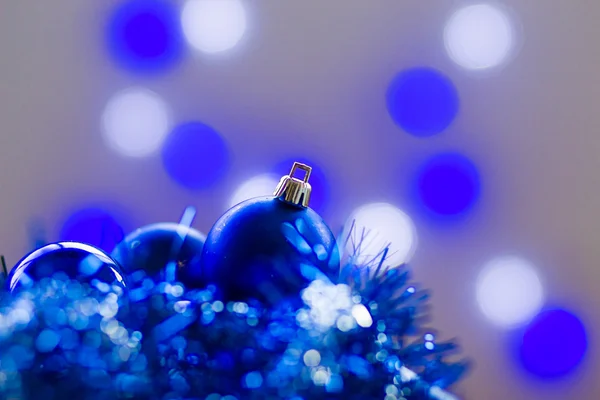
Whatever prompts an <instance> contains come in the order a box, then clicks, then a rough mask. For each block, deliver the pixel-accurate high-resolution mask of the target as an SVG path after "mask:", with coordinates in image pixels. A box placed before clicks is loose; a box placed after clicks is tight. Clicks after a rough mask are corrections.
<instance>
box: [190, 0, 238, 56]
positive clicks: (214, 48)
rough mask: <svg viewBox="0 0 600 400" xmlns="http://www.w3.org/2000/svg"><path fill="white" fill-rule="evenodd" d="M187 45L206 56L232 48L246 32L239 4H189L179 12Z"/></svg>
mask: <svg viewBox="0 0 600 400" xmlns="http://www.w3.org/2000/svg"><path fill="white" fill-rule="evenodd" d="M181 25H182V27H183V34H184V35H185V38H186V39H187V41H188V43H189V44H190V45H191V46H192V47H194V48H195V49H197V50H200V51H202V52H205V53H219V52H222V51H226V50H229V49H231V48H233V47H235V46H236V45H237V44H238V43H239V42H240V40H241V39H242V37H243V36H244V33H245V32H246V27H247V21H246V10H245V9H244V5H243V4H242V2H241V1H240V0H188V1H187V2H186V3H185V6H184V7H183V10H182V12H181Z"/></svg>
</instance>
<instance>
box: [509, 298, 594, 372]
mask: <svg viewBox="0 0 600 400" xmlns="http://www.w3.org/2000/svg"><path fill="white" fill-rule="evenodd" d="M586 350H587V334H586V330H585V326H584V325H583V323H582V322H581V320H580V319H579V318H578V317H577V316H576V315H574V314H573V313H571V312H569V311H566V310H563V309H551V310H545V311H542V312H541V313H540V314H539V315H538V316H537V317H536V318H535V319H534V320H533V321H532V322H531V323H530V324H529V325H528V326H527V327H526V329H525V332H524V333H523V336H522V339H521V345H520V349H519V355H520V359H521V362H522V364H523V366H524V367H525V369H526V370H528V371H529V372H531V373H532V374H534V375H537V376H539V377H541V378H558V377H561V376H564V375H566V374H568V373H569V372H571V371H573V370H574V369H575V367H577V365H578V364H579V363H580V362H581V360H582V359H583V357H584V356H585V353H586Z"/></svg>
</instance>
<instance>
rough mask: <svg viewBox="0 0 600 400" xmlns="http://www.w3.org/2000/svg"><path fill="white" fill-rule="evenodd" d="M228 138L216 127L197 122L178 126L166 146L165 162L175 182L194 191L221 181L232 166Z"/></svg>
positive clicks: (163, 152)
mask: <svg viewBox="0 0 600 400" xmlns="http://www.w3.org/2000/svg"><path fill="white" fill-rule="evenodd" d="M230 159H231V157H230V154H229V148H228V146H227V143H226V142H225V139H224V138H223V137H222V136H221V135H220V134H219V133H218V132H217V131H216V130H215V129H213V128H212V127H210V126H208V125H206V124H204V123H202V122H197V121H192V122H187V123H184V124H181V125H178V126H177V127H175V128H174V129H173V131H172V132H171V133H170V134H169V135H168V136H167V138H166V140H165V142H164V143H163V147H162V162H163V167H164V169H165V171H166V172H167V174H169V176H170V177H171V179H173V180H174V181H175V182H177V183H178V184H180V185H181V186H183V187H186V188H188V189H192V190H200V189H206V188H208V187H211V186H213V185H214V184H215V183H217V182H218V181H220V180H221V179H222V178H223V177H224V176H225V174H226V173H227V171H228V170H229V164H230V161H231V160H230Z"/></svg>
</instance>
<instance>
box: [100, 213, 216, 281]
mask: <svg viewBox="0 0 600 400" xmlns="http://www.w3.org/2000/svg"><path fill="white" fill-rule="evenodd" d="M204 240H205V237H204V235H203V234H202V233H200V232H198V231H197V230H196V229H194V228H190V227H188V226H185V225H181V224H177V223H168V222H165V223H156V224H150V225H147V226H144V227H142V228H139V229H137V230H135V231H133V232H132V233H130V234H129V235H127V236H126V237H125V239H123V241H122V242H121V243H119V244H118V245H117V247H116V248H115V249H114V250H113V252H112V253H111V255H112V257H113V258H114V259H115V260H116V261H117V263H118V264H119V265H120V266H121V267H122V268H123V271H124V272H125V273H126V274H128V275H129V274H131V273H133V272H135V271H138V270H144V271H145V272H146V275H148V276H150V277H152V278H156V277H164V276H165V273H166V269H167V267H168V266H172V267H174V270H173V271H172V272H173V274H174V276H173V277H172V278H174V279H176V280H177V281H179V282H182V283H183V284H184V285H185V286H186V287H188V288H198V287H201V286H203V282H202V279H201V275H200V257H201V254H202V248H203V246H204Z"/></svg>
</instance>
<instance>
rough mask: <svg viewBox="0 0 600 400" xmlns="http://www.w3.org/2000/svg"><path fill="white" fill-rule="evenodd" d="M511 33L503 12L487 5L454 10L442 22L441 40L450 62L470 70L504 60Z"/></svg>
mask: <svg viewBox="0 0 600 400" xmlns="http://www.w3.org/2000/svg"><path fill="white" fill-rule="evenodd" d="M514 40H515V34H514V29H513V26H512V24H511V21H510V19H509V17H508V15H507V13H506V12H504V11H503V10H502V9H500V8H498V7H496V6H492V5H489V4H476V5H470V6H467V7H463V8H461V9H459V10H458V11H456V12H455V13H454V14H453V15H452V16H451V17H450V19H449V20H448V22H447V23H446V28H445V29H444V43H445V45H446V50H447V51H448V54H449V55H450V58H451V59H452V61H454V62H455V63H457V64H458V65H460V66H462V67H464V68H467V69H472V70H482V69H487V68H492V67H496V66H498V65H500V64H502V63H503V62H505V61H506V59H507V58H508V56H509V55H510V54H511V51H512V50H513V47H514Z"/></svg>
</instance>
